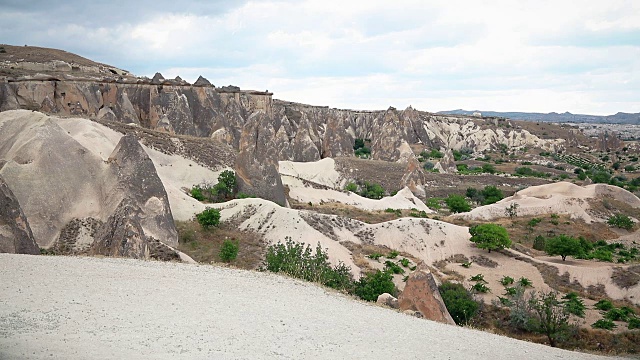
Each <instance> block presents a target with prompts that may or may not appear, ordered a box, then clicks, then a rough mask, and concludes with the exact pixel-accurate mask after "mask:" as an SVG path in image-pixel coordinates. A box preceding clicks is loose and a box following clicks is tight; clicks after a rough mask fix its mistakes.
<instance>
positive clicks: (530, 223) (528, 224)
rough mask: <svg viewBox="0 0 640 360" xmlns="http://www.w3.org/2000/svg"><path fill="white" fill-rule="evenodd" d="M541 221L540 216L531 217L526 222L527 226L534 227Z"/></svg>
mask: <svg viewBox="0 0 640 360" xmlns="http://www.w3.org/2000/svg"><path fill="white" fill-rule="evenodd" d="M541 222H542V219H540V218H533V219H531V220H529V222H528V223H527V226H528V227H530V228H534V227H535V226H536V225H538V224H540V223H541Z"/></svg>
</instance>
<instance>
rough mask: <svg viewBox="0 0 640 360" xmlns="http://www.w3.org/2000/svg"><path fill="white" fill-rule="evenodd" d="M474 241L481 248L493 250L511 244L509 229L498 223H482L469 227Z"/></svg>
mask: <svg viewBox="0 0 640 360" xmlns="http://www.w3.org/2000/svg"><path fill="white" fill-rule="evenodd" d="M469 233H470V234H471V239H469V240H471V241H472V242H474V243H476V244H477V246H478V247H479V248H480V249H487V250H489V252H491V250H499V249H504V248H505V247H510V246H511V240H510V239H509V234H507V230H506V229H505V228H503V227H502V226H500V225H496V224H480V225H476V226H472V227H471V228H469Z"/></svg>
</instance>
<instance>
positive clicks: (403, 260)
mask: <svg viewBox="0 0 640 360" xmlns="http://www.w3.org/2000/svg"><path fill="white" fill-rule="evenodd" d="M409 264H410V261H409V259H407V258H402V259H400V265H402V266H404V267H409Z"/></svg>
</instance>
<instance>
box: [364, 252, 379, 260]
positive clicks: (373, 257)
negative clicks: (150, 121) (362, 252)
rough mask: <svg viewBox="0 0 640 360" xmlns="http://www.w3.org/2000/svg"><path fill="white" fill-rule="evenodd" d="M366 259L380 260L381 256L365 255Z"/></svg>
mask: <svg viewBox="0 0 640 360" xmlns="http://www.w3.org/2000/svg"><path fill="white" fill-rule="evenodd" d="M367 257H368V258H369V259H373V260H378V259H380V258H381V257H382V254H380V253H373V254H369V255H367Z"/></svg>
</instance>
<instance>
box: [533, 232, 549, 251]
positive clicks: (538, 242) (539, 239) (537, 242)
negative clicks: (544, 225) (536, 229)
mask: <svg viewBox="0 0 640 360" xmlns="http://www.w3.org/2000/svg"><path fill="white" fill-rule="evenodd" d="M546 243H547V239H546V238H545V237H544V236H542V235H538V236H536V238H535V239H534V240H533V248H534V249H536V250H540V251H542V250H544V247H545V245H546Z"/></svg>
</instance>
